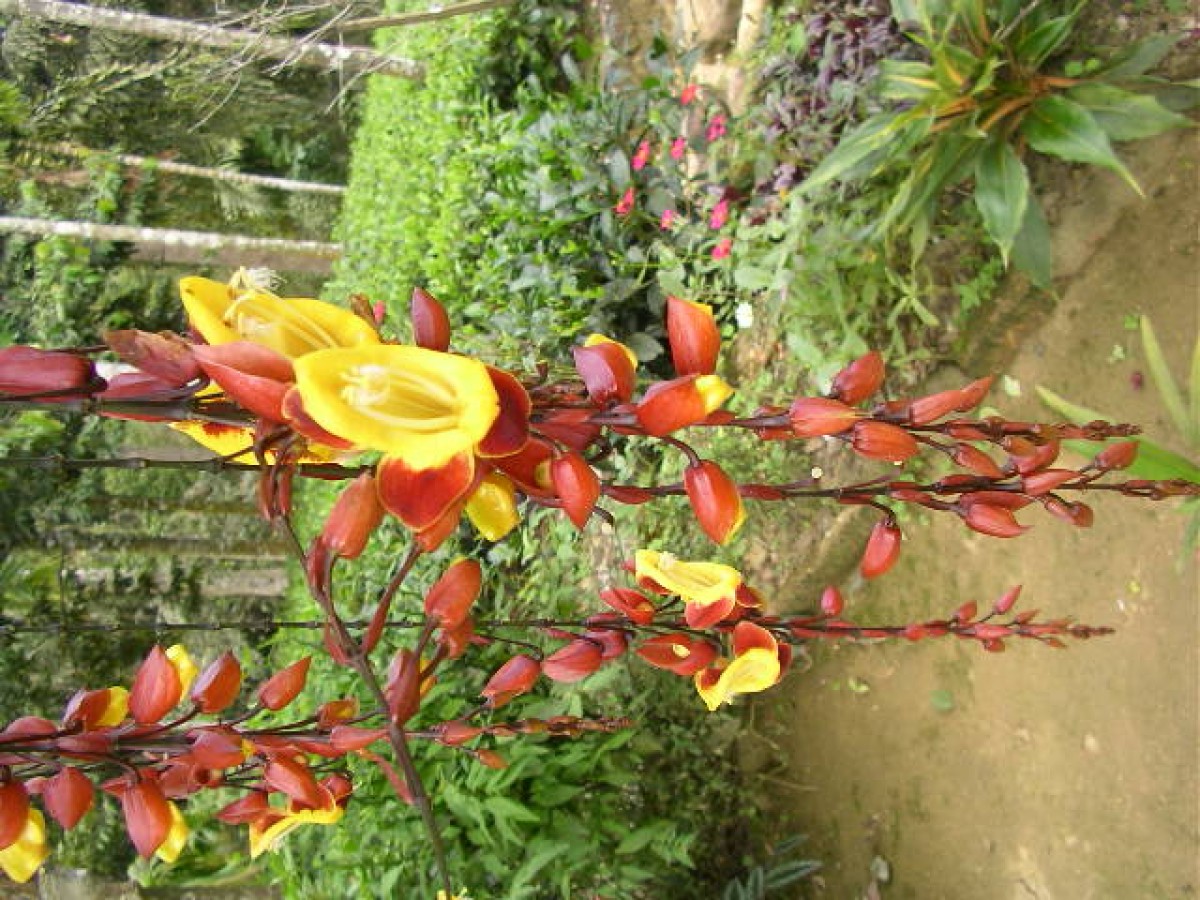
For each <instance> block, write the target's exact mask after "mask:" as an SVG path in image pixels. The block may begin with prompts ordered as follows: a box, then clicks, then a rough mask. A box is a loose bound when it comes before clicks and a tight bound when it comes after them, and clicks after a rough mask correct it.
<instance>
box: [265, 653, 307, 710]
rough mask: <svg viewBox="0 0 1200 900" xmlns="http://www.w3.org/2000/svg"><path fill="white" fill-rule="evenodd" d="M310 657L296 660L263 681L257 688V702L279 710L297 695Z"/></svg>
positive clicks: (302, 685)
mask: <svg viewBox="0 0 1200 900" xmlns="http://www.w3.org/2000/svg"><path fill="white" fill-rule="evenodd" d="M311 663H312V657H311V656H306V657H304V658H303V659H300V660H297V661H296V662H294V663H292V664H291V665H290V666H288V667H287V668H285V669H281V670H279V671H278V672H276V673H275V674H274V675H272V676H271V677H270V678H268V679H267V680H266V681H264V682H263V684H262V686H261V687H259V689H258V702H259V703H260V704H261V705H262V706H264V707H266V708H267V709H270V710H280V709H283V708H284V707H285V706H287V705H288V704H289V703H291V702H292V701H293V700H295V699H296V697H297V696H299V694H300V691H302V690H303V689H304V682H305V680H306V679H307V678H308V667H309V665H311Z"/></svg>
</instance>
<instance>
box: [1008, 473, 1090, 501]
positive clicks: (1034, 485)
mask: <svg viewBox="0 0 1200 900" xmlns="http://www.w3.org/2000/svg"><path fill="white" fill-rule="evenodd" d="M1078 477H1079V473H1078V472H1076V471H1074V470H1073V469H1041V470H1039V471H1037V472H1033V473H1031V474H1029V475H1026V476H1025V477H1024V478H1022V479H1021V490H1022V491H1024V492H1025V493H1026V494H1028V495H1029V496H1030V497H1040V496H1042V495H1043V494H1048V493H1050V492H1051V491H1052V490H1054V489H1055V488H1057V487H1061V486H1062V485H1064V484H1066V483H1067V482H1069V481H1074V480H1075V479H1076V478H1078Z"/></svg>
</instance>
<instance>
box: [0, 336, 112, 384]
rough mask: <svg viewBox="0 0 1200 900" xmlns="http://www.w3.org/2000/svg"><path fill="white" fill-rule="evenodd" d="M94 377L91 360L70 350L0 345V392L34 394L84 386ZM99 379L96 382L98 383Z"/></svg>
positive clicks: (92, 380)
mask: <svg viewBox="0 0 1200 900" xmlns="http://www.w3.org/2000/svg"><path fill="white" fill-rule="evenodd" d="M94 381H95V370H94V369H93V368H92V364H91V361H89V360H87V359H85V358H84V357H82V356H76V355H75V354H73V353H62V352H60V351H57V350H39V349H37V348H36V347H5V348H3V349H0V393H4V394H34V393H43V392H47V391H67V390H71V389H72V388H83V387H87V386H89V385H90V384H92V383H93V382H94ZM102 385H103V382H102V381H101V382H97V383H96V386H97V387H100V386H102Z"/></svg>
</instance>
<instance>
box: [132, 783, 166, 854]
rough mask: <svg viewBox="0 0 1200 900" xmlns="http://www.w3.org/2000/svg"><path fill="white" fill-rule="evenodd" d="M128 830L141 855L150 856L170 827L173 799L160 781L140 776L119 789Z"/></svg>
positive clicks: (160, 844)
mask: <svg viewBox="0 0 1200 900" xmlns="http://www.w3.org/2000/svg"><path fill="white" fill-rule="evenodd" d="M120 797H121V812H122V814H123V815H124V817H125V830H126V831H128V832H129V839H130V840H131V841H132V842H133V846H134V848H135V849H136V850H137V852H138V855H139V856H141V857H144V858H146V859H149V858H150V857H151V856H153V855H154V851H155V850H157V849H158V848H159V847H160V846H162V843H163V841H165V840H166V839H167V835H168V834H169V833H170V831H171V820H172V816H171V803H170V801H168V800H167V798H166V795H164V794H163V792H162V788H160V787H159V786H158V782H156V781H154V780H152V779H150V778H141V779H139V780H138V781H136V782H135V783H133V784H130V785H128V786H126V787H125V788H124V789H123V790H121V792H120Z"/></svg>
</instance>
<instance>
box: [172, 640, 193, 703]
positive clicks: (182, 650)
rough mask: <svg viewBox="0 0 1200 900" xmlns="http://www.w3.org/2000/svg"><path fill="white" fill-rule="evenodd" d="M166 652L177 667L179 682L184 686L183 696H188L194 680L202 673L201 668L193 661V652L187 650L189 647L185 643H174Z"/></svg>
mask: <svg viewBox="0 0 1200 900" xmlns="http://www.w3.org/2000/svg"><path fill="white" fill-rule="evenodd" d="M166 652H167V659H169V660H170V661H171V665H172V666H174V667H175V673H176V674H177V675H178V676H179V683H180V685H182V687H183V691H182V696H185V697H186V696H187V692H188V691H189V690H190V689H191V687H192V682H193V681H195V680H196V676H197V675H198V674H199V673H200V668H199V667H198V666H197V665H196V663H195V662H193V661H192V657H191V654H189V653H188V652H187V647H185V646H183V644H172V645H171V646H170V647H168V648H167V651H166Z"/></svg>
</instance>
